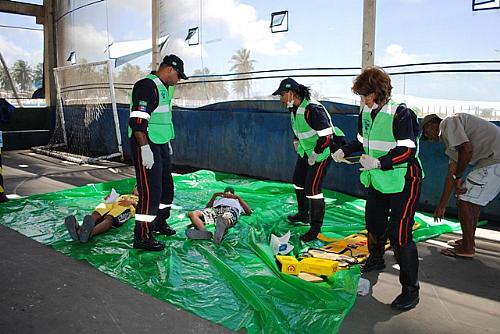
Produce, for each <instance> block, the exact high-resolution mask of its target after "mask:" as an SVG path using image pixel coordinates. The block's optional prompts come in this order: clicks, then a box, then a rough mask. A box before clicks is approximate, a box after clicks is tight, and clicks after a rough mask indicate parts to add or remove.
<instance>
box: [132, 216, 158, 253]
mask: <svg viewBox="0 0 500 334" xmlns="http://www.w3.org/2000/svg"><path fill="white" fill-rule="evenodd" d="M150 225H151V224H150V223H147V222H140V221H139V222H138V221H136V222H135V228H134V248H135V249H144V250H150V251H161V250H163V249H164V248H165V245H164V244H163V243H162V242H160V241H157V240H155V238H154V236H153V233H152V231H151V230H150V227H151V226H150Z"/></svg>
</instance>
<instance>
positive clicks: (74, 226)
mask: <svg viewBox="0 0 500 334" xmlns="http://www.w3.org/2000/svg"><path fill="white" fill-rule="evenodd" d="M137 196H138V191H137V186H135V187H134V190H133V192H132V194H128V195H121V196H120V194H118V193H117V192H116V191H115V189H112V190H111V193H109V195H107V196H106V197H104V201H103V202H102V203H101V204H99V205H98V206H96V208H95V209H94V211H93V212H92V214H91V215H86V216H85V217H84V218H83V224H82V225H81V226H79V225H78V222H77V220H76V218H75V216H74V215H70V216H68V217H66V219H65V220H64V225H66V229H67V230H68V233H69V235H70V236H71V239H72V240H74V241H77V240H80V242H87V241H89V240H90V238H92V237H93V236H94V235H97V234H101V233H104V232H107V231H108V230H109V229H110V228H111V226H114V227H120V226H122V225H123V224H124V223H126V222H127V221H128V220H129V219H130V218H132V217H134V216H135V208H136V207H137V200H138V197H137Z"/></svg>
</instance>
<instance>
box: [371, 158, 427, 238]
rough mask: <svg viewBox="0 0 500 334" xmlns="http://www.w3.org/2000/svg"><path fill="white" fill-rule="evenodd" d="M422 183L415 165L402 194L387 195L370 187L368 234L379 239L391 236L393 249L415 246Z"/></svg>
mask: <svg viewBox="0 0 500 334" xmlns="http://www.w3.org/2000/svg"><path fill="white" fill-rule="evenodd" d="M421 184H422V170H421V169H420V167H419V166H418V165H411V166H409V167H408V172H407V174H406V178H405V185H404V188H403V191H402V192H400V193H396V194H384V193H381V192H380V191H378V190H376V189H375V188H373V187H372V186H370V188H369V189H368V199H367V201H366V210H365V220H366V229H367V230H368V232H370V233H372V234H374V235H375V236H382V235H384V234H385V233H387V236H388V237H389V240H390V241H391V245H392V246H393V247H397V246H399V247H401V246H403V245H405V244H407V243H413V234H412V228H413V224H414V223H415V220H414V216H415V210H416V204H417V202H418V199H419V197H420V188H421Z"/></svg>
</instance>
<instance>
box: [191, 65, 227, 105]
mask: <svg viewBox="0 0 500 334" xmlns="http://www.w3.org/2000/svg"><path fill="white" fill-rule="evenodd" d="M193 75H210V70H209V69H208V68H206V67H205V68H203V69H201V70H195V71H194V72H193ZM219 78H220V77H212V78H211V79H219ZM203 79H204V78H199V79H197V80H196V81H201V80H203ZM193 94H194V95H195V96H196V98H198V99H203V98H206V99H209V100H211V99H212V100H217V99H227V97H228V96H229V92H228V91H227V89H226V85H225V84H224V82H206V83H204V84H198V85H196V86H195V89H194V92H193Z"/></svg>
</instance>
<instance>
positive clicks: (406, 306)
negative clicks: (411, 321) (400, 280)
mask: <svg viewBox="0 0 500 334" xmlns="http://www.w3.org/2000/svg"><path fill="white" fill-rule="evenodd" d="M419 301H420V297H419V295H418V291H417V292H405V291H403V292H402V293H401V294H400V295H399V296H397V297H396V299H394V301H393V302H392V304H391V307H392V308H393V309H396V310H399V311H403V312H404V311H409V310H411V309H412V308H414V307H415V306H417V304H418V302H419Z"/></svg>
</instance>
